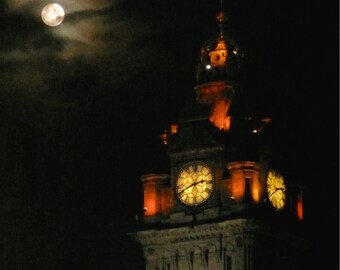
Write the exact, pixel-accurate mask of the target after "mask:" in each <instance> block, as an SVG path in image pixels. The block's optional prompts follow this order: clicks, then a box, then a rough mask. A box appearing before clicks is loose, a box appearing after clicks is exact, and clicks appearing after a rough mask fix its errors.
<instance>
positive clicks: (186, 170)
mask: <svg viewBox="0 0 340 270" xmlns="http://www.w3.org/2000/svg"><path fill="white" fill-rule="evenodd" d="M213 188H214V176H213V173H212V171H211V169H210V168H209V166H207V165H206V164H205V163H203V162H192V163H189V164H186V165H185V166H183V168H182V169H181V171H180V172H179V174H178V177H177V180H176V187H175V190H176V194H177V197H178V199H179V200H180V201H181V202H182V203H184V204H185V205H189V206H195V205H199V204H202V203H203V202H205V201H206V200H207V199H208V198H209V197H210V195H211V193H212V191H213Z"/></svg>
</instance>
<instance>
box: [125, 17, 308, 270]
mask: <svg viewBox="0 0 340 270" xmlns="http://www.w3.org/2000/svg"><path fill="white" fill-rule="evenodd" d="M216 18H217V24H218V31H217V34H216V35H215V36H214V37H213V38H212V39H209V40H208V41H207V42H206V43H205V44H204V45H203V46H202V48H201V50H200V53H199V60H198V65H197V82H196V85H195V87H194V90H195V92H196V95H197V99H196V102H195V103H194V104H193V105H190V106H187V107H185V108H183V111H182V114H181V117H180V119H179V121H178V125H172V126H171V132H170V133H169V134H162V136H161V139H162V142H163V143H164V144H165V145H166V146H167V154H168V156H169V159H170V172H169V173H165V174H157V173H150V174H147V175H143V176H142V177H141V181H142V185H143V192H144V202H143V203H144V205H143V217H142V222H141V224H140V227H138V229H137V230H136V231H135V232H132V233H131V234H130V235H131V236H132V237H133V238H134V239H135V240H136V241H137V242H138V243H140V245H141V248H142V249H143V253H144V257H145V262H146V270H151V269H152V270H155V269H162V270H170V269H171V270H172V269H176V270H187V269H194V270H206V269H214V270H256V269H262V270H263V269H290V270H291V269H301V263H302V262H301V259H300V258H302V257H303V256H304V255H305V252H306V250H305V249H304V248H301V245H300V242H299V241H298V240H297V239H298V238H297V237H296V234H294V233H293V232H295V231H299V227H300V225H301V224H302V204H301V200H298V199H295V198H300V197H299V196H298V194H297V192H295V191H294V189H292V188H291V186H290V181H289V179H287V177H286V175H285V167H284V166H283V165H280V160H279V159H277V158H275V157H273V155H271V154H270V153H271V152H270V150H268V149H265V146H266V144H263V143H262V142H263V140H265V139H267V138H268V137H266V136H263V134H264V133H265V132H266V129H267V128H268V125H269V124H270V119H269V118H263V119H255V118H251V117H250V118H249V117H246V118H244V117H237V116H234V115H231V114H230V108H231V107H232V105H233V104H232V103H233V98H234V96H236V95H237V73H238V70H239V68H240V60H241V57H242V52H241V51H240V49H239V47H238V46H237V45H236V43H235V42H234V41H233V40H232V39H231V38H229V37H228V35H227V33H226V31H225V14H224V12H222V11H221V12H219V13H218V14H217V16H216ZM261 136H262V137H261ZM297 205H299V208H296V206H297ZM296 209H299V212H297V211H296Z"/></svg>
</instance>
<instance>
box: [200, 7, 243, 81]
mask: <svg viewBox="0 0 340 270" xmlns="http://www.w3.org/2000/svg"><path fill="white" fill-rule="evenodd" d="M216 20H217V23H218V26H219V29H218V31H217V32H216V34H215V35H214V36H213V37H211V38H210V39H209V40H207V41H206V42H205V43H204V44H203V46H202V47H201V49H200V54H199V62H198V65H197V70H196V82H197V85H200V84H205V83H209V82H216V81H233V80H235V77H236V76H237V72H238V70H239V68H240V59H241V57H242V53H241V51H240V49H239V47H238V45H237V44H236V42H235V41H234V40H232V39H231V38H230V37H229V36H228V35H227V33H226V31H225V21H226V16H225V14H224V12H220V13H218V14H217V15H216Z"/></svg>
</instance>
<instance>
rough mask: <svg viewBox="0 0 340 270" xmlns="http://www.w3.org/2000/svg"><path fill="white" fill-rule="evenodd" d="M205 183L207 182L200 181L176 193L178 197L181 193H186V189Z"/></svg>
mask: <svg viewBox="0 0 340 270" xmlns="http://www.w3.org/2000/svg"><path fill="white" fill-rule="evenodd" d="M206 181H207V180H201V181H197V182H194V183H192V184H190V185H189V186H187V187H186V188H185V189H182V190H181V191H180V192H179V193H178V195H179V194H181V193H183V192H184V191H186V190H187V189H188V188H191V187H192V186H196V185H197V184H203V183H204V182H206Z"/></svg>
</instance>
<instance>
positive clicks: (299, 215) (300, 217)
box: [296, 192, 303, 220]
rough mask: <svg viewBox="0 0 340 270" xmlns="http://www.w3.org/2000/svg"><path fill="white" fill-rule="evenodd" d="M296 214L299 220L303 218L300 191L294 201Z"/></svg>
mask: <svg viewBox="0 0 340 270" xmlns="http://www.w3.org/2000/svg"><path fill="white" fill-rule="evenodd" d="M296 214H297V217H298V219H299V220H303V201H302V192H300V193H299V195H298V199H297V203H296Z"/></svg>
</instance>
